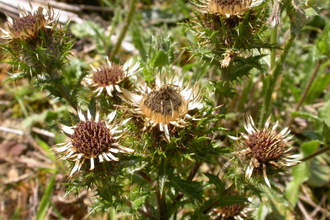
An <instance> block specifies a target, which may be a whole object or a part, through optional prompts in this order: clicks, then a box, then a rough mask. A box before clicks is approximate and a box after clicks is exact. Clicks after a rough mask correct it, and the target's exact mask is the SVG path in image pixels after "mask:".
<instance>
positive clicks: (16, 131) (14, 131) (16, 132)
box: [0, 126, 24, 135]
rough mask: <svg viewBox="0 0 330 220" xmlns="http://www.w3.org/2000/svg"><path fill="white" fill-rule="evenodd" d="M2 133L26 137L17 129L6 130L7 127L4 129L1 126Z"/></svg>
mask: <svg viewBox="0 0 330 220" xmlns="http://www.w3.org/2000/svg"><path fill="white" fill-rule="evenodd" d="M0 131H4V132H8V133H13V134H17V135H24V132H23V131H21V130H17V129H13V128H6V127H2V126H0Z"/></svg>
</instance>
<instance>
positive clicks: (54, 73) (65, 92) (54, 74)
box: [47, 68, 77, 111]
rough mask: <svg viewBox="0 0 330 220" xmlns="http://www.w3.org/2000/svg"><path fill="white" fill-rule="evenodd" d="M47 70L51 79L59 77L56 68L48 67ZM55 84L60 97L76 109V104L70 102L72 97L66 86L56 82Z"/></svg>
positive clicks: (54, 79)
mask: <svg viewBox="0 0 330 220" xmlns="http://www.w3.org/2000/svg"><path fill="white" fill-rule="evenodd" d="M47 72H48V73H49V75H50V77H51V78H52V80H53V81H56V80H57V79H58V78H59V75H58V73H57V70H54V69H50V68H48V70H47ZM55 86H56V88H57V89H58V91H59V92H60V93H61V95H62V97H63V98H64V99H65V100H66V101H67V102H68V103H69V104H70V105H71V107H72V108H74V109H75V110H76V111H77V105H76V104H75V103H73V102H72V98H71V95H70V93H69V90H68V88H67V87H66V86H65V85H64V84H62V83H56V84H55Z"/></svg>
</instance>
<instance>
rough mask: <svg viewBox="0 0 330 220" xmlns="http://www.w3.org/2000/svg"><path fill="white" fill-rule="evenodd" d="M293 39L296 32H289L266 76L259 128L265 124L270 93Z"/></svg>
mask: <svg viewBox="0 0 330 220" xmlns="http://www.w3.org/2000/svg"><path fill="white" fill-rule="evenodd" d="M295 39H296V34H294V33H292V32H291V35H290V38H289V39H288V41H287V42H286V44H285V46H284V49H283V51H282V53H281V55H280V58H279V60H278V61H277V62H276V64H275V67H274V68H273V69H272V70H271V74H270V76H268V82H267V84H266V92H265V96H264V105H263V106H262V110H261V118H260V121H259V128H261V127H262V126H263V125H264V124H265V122H266V120H267V117H268V115H269V113H270V106H271V100H272V94H273V92H274V88H275V85H276V82H277V80H278V77H279V76H280V75H281V73H282V67H283V64H284V62H285V60H286V57H287V55H288V53H289V51H290V48H291V46H292V43H293V41H294V40H295Z"/></svg>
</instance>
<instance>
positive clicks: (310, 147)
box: [301, 140, 320, 157]
mask: <svg viewBox="0 0 330 220" xmlns="http://www.w3.org/2000/svg"><path fill="white" fill-rule="evenodd" d="M319 146H320V141H317V140H315V141H309V142H305V143H303V144H302V145H301V151H302V152H303V154H304V156H305V157H306V156H308V155H311V154H312V153H314V152H315V151H316V149H317V148H318V147H319Z"/></svg>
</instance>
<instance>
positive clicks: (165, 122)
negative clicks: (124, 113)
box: [123, 75, 202, 142]
mask: <svg viewBox="0 0 330 220" xmlns="http://www.w3.org/2000/svg"><path fill="white" fill-rule="evenodd" d="M138 79H139V82H138V84H137V87H138V89H137V90H138V91H137V93H132V92H130V91H127V90H123V94H124V97H123V99H124V102H126V103H128V104H130V105H131V106H132V108H131V109H129V110H130V111H131V112H132V113H133V114H135V115H137V116H139V117H141V118H143V120H144V122H145V123H144V129H146V128H148V127H149V128H153V127H156V126H159V130H160V131H161V132H164V134H165V139H166V141H168V142H169V141H170V129H169V128H170V127H171V126H174V127H178V128H183V127H185V126H187V125H188V122H187V119H194V118H193V116H191V115H190V114H189V112H190V111H191V110H193V109H199V108H201V107H202V104H201V95H200V92H199V89H198V86H197V84H196V86H194V87H192V88H190V87H189V86H186V87H185V88H183V81H182V80H180V79H178V78H176V77H172V78H166V77H163V76H161V75H158V76H157V78H156V83H155V85H154V87H152V88H151V87H149V86H147V84H146V82H145V81H144V80H143V79H142V78H140V77H138Z"/></svg>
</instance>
